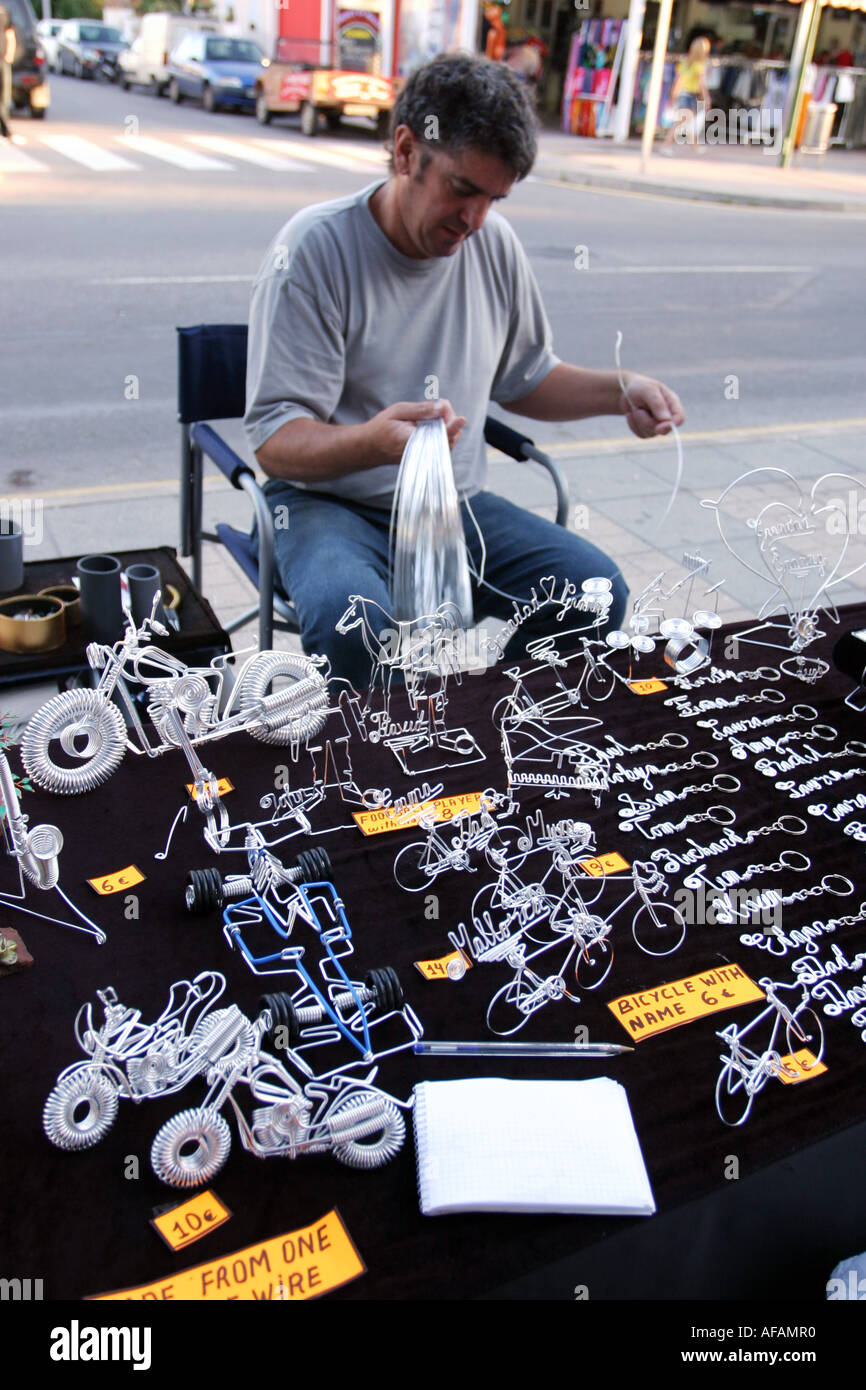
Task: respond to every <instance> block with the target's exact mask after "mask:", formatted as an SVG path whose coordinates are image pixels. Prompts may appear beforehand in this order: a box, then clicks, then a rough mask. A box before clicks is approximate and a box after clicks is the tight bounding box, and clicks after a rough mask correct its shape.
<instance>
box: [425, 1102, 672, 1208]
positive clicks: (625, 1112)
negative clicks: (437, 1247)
mask: <svg viewBox="0 0 866 1390" xmlns="http://www.w3.org/2000/svg"><path fill="white" fill-rule="evenodd" d="M414 1124H415V1154H416V1159H417V1163H418V1192H419V1195H420V1198H421V1210H422V1212H423V1213H424V1215H425V1216H442V1215H445V1214H447V1213H449V1212H455V1211H514V1212H520V1211H523V1212H530V1211H533V1212H545V1211H546V1212H572V1213H578V1212H581V1213H584V1214H587V1215H595V1216H651V1215H652V1214H653V1212H654V1211H655V1209H656V1207H655V1200H654V1198H653V1194H652V1188H651V1187H650V1182H649V1177H648V1175H647V1171H646V1167H645V1165H644V1161H643V1154H642V1153H641V1148H640V1143H639V1141H638V1137H637V1134H636V1132H635V1128H634V1122H633V1121H632V1117H631V1110H630V1109H629V1103H628V1096H627V1095H626V1093H625V1088H624V1087H623V1086H620V1084H619V1083H618V1082H616V1081H611V1080H610V1079H609V1078H608V1077H603V1076H602V1077H598V1078H595V1079H593V1080H591V1081H507V1080H504V1079H502V1078H498V1077H482V1078H479V1079H473V1080H467V1081H424V1082H422V1083H421V1084H420V1085H418V1086H416V1087H415V1112H414Z"/></svg>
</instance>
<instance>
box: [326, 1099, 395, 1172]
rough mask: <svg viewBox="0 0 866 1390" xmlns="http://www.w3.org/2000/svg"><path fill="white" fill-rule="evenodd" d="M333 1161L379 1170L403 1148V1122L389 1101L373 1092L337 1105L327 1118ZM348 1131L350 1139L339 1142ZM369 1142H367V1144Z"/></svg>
mask: <svg viewBox="0 0 866 1390" xmlns="http://www.w3.org/2000/svg"><path fill="white" fill-rule="evenodd" d="M328 1129H329V1130H330V1133H331V1137H332V1139H333V1141H334V1157H335V1158H336V1159H337V1160H338V1162H340V1163H345V1164H346V1166H347V1167H349V1168H379V1167H381V1166H382V1164H383V1163H390V1162H391V1159H392V1158H394V1157H395V1155H396V1154H398V1153H399V1152H400V1150H401V1148H402V1147H403V1140H404V1139H405V1138H406V1121H405V1120H404V1119H403V1116H402V1115H401V1113H400V1111H399V1110H398V1109H397V1106H396V1105H395V1104H394V1102H393V1101H391V1100H385V1098H384V1097H383V1096H379V1095H377V1094H376V1093H375V1092H374V1091H370V1092H355V1093H354V1094H353V1095H350V1096H348V1097H347V1098H346V1100H344V1101H338V1102H337V1104H336V1105H335V1106H334V1108H333V1109H332V1111H331V1113H330V1115H329V1116H328ZM346 1129H348V1130H349V1132H350V1133H351V1135H352V1137H351V1138H345V1139H341V1138H340V1132H341V1131H344V1130H346ZM367 1141H369V1142H367Z"/></svg>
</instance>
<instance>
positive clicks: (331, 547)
mask: <svg viewBox="0 0 866 1390" xmlns="http://www.w3.org/2000/svg"><path fill="white" fill-rule="evenodd" d="M265 493H266V495H267V498H268V502H269V504H270V506H271V509H272V510H275V509H276V508H277V507H285V508H287V509H288V520H289V524H288V526H286V525H285V515H286V513H281V519H282V521H283V524H282V525H281V526H279V527H277V528H276V530H275V556H274V559H275V564H276V568H277V572H278V574H279V576H280V582H281V583H282V586H283V588H284V589H285V592H286V593H287V594H288V595H289V596H290V598H291V600H292V602H293V603H294V605H295V608H296V610H297V614H298V619H299V623H300V629H301V641H302V643H303V647H304V651H306V652H310V653H314V652H316V653H319V654H321V655H323V656H327V658H328V660H329V661H330V663H331V670H332V672H333V673H334V675H338V676H345V677H346V679H347V680H349V681H351V683H352V684H353V685H354V686H355V687H356V688H357V689H359V690H360V689H363V688H365V687H366V686H368V685H369V684H370V671H371V666H370V656H369V654H368V652H367V650H366V648H365V647H364V644H363V642H362V640H361V634H360V629H359V628H354V629H353V630H352V631H351V632H349V633H348V634H346V635H345V636H343V635H341V634H339V633H337V632H335V631H334V628H335V625H336V623H337V620H338V619H339V618H340V617H341V616H342V614H343V613H344V612H345V611H346V608H347V607H348V604H349V597H350V595H352V594H360V595H362V597H364V598H366V599H371V600H372V601H373V602H374V603H378V604H379V605H380V607H381V608H382V609H384V611H385V612H386V613H388V614H390V612H391V599H390V594H389V592H388V532H389V527H390V520H391V518H390V513H389V512H387V511H383V510H382V509H381V508H379V507H367V506H364V505H362V504H360V503H357V502H345V501H343V500H342V499H341V498H337V497H332V496H330V495H328V494H327V493H321V492H310V491H307V490H306V489H303V488H296V487H293V486H292V484H291V483H286V482H282V481H281V480H279V479H275V478H273V479H271V480H270V481H269V482H268V483H266V485H265ZM469 506H471V509H472V514H473V515H474V517H475V522H473V520H472V515H470V512H469V509H468V507H467V504H466V503H465V502H463V503H461V508H460V510H461V515H462V517H463V530H464V535H465V537H466V544H467V547H468V550H469V559H470V567H471V569H473V570H474V571H476V573H479V572H481V562H482V547H481V542H480V540H479V537H478V531H477V530H476V525H475V523H477V525H478V527H479V528H480V530H481V533H482V535H483V536H484V545H485V550H486V556H485V560H484V570H483V576H484V581H485V582H484V583H482V584H480V585H479V584H478V582H477V581H476V580H474V579H473V583H472V594H473V602H474V605H475V617H476V619H477V618H481V617H486V616H491V617H496V618H504V619H508V618H511V617H512V616H513V615H514V603H513V599H518V600H520V601H521V602H525V601H526V600H527V599H528V598H529V597H530V591H531V589H532V588H533V586H535V587H536V589H537V587H538V581H539V579H541V578H543V577H544V576H546V575H553V576H554V577H555V578H556V580H557V581H558V582H559V583H560V585H561V582H562V581H563V580H565V579H570V580H572V581H573V582H574V583H576V584H577V585H578V586H579V585H580V582H581V581H582V580H584V579H589V578H593V577H594V576H603V577H605V578H608V579H610V580H611V583H612V586H613V603H612V605H611V608H610V612H609V615H608V619H607V624H606V626H607V628H611V627H619V626H620V625H621V623H622V621H623V618H624V616H625V605H626V599H627V597H628V588H627V586H626V583H625V580H624V579H623V577H622V575H621V573H620V571H619V569H618V567H617V566H616V564H615V563H614V562H613V561H612V560H610V559H608V557H607V556H606V555H605V554H604V553H603V552H602V551H600V550H598V549H597V548H596V546H594V545H591V544H590V543H589V542H588V541H585V540H583V539H581V537H580V536H577V535H575V534H574V533H573V532H571V531H567V530H566V529H565V528H564V527H563V526H556V525H554V524H553V522H550V521H545V520H544V519H543V518H542V517H538V516H536V515H535V514H534V513H533V512H528V511H525V510H524V509H523V508H522V507H517V506H515V505H514V503H513V502H508V501H506V499H505V498H503V497H497V496H496V495H495V493H492V492H480V493H476V495H475V496H474V497H472V498H471V499H470V502H469ZM490 586H492V587H490ZM495 590H501V591H502V592H501V593H497V592H495ZM579 616H580V620H581V621H586V620H587V615H585V614H581V615H579ZM566 625H567V626H577V623H574V624H566ZM562 626H563V625H562V623H559V624H557V623H556V621H555V615H552V614H551V612H550V610H549V608H548V609H544V608H542V609H541V610H540V611H539V612H538V613H537V614H534V615H533V617H532V618H531V619H530V620H529V621H528V622H526V623H525V624H524V625H523V626H521V627H520V628H519V629H518V630H517V632H516V633H515V634H514V636H513V637H512V638H511V640H510V641H509V643H508V645H507V647H506V649H505V659H506V660H508V661H511V662H514V661H519V660H520V658H521V657H522V656H523V654H524V651H525V647H526V643H527V642H528V641H531V640H532V639H533V638H536V637H539V636H541V635H542V634H543V633H546V632H548V631H550V632H561V631H562Z"/></svg>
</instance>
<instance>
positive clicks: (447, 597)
mask: <svg viewBox="0 0 866 1390" xmlns="http://www.w3.org/2000/svg"><path fill="white" fill-rule="evenodd" d="M390 547H391V602H392V608H393V616H394V617H395V618H396V619H397V621H398V622H405V621H411V620H412V619H414V618H420V617H423V616H425V615H427V614H430V613H435V611H436V609H437V608H438V607H439V606H440V604H443V603H449V602H450V603H453V604H455V605H456V606H457V608H459V610H460V613H461V615H462V618H463V626H464V627H471V626H472V590H471V588H470V582H469V562H468V557H467V554H466V542H465V540H464V537H463V525H462V522H461V520H460V504H459V502H458V499H457V489H456V487H455V486H454V472H453V469H452V467H451V451H450V449H449V447H448V432H447V430H446V428H445V422H444V420H442V419H441V418H438V417H437V418H436V419H435V420H421V421H419V423H418V424H417V425H416V426H415V428H414V430H413V431H412V433H411V435H410V436H409V442H408V443H407V445H406V448H405V449H404V450H403V457H402V459H401V460H400V470H399V472H398V474H397V485H396V488H395V490H394V502H393V506H392V508H391V536H390Z"/></svg>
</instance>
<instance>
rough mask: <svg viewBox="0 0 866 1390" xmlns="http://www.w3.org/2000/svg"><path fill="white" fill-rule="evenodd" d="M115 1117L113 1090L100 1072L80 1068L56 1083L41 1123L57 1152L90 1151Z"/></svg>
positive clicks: (46, 1103)
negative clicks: (60, 1150)
mask: <svg viewBox="0 0 866 1390" xmlns="http://www.w3.org/2000/svg"><path fill="white" fill-rule="evenodd" d="M116 1115H117V1087H116V1086H115V1085H114V1084H113V1083H112V1082H111V1081H110V1080H109V1079H108V1077H107V1076H104V1075H103V1074H102V1072H99V1071H96V1070H95V1069H93V1068H90V1067H84V1068H82V1070H81V1071H76V1072H73V1073H72V1074H71V1076H67V1077H66V1078H65V1079H64V1080H63V1081H60V1082H58V1084H57V1085H56V1086H55V1087H54V1090H53V1091H52V1092H51V1094H50V1095H49V1097H48V1099H47V1101H46V1102H45V1108H44V1110H43V1112H42V1124H43V1127H44V1129H45V1133H46V1134H47V1136H48V1138H49V1139H50V1140H51V1142H52V1144H56V1145H57V1147H58V1149H67V1150H74V1149H90V1148H92V1147H93V1145H94V1144H98V1143H99V1141H100V1139H103V1138H104V1137H105V1135H106V1134H107V1133H108V1131H109V1130H110V1129H111V1126H112V1125H113V1124H114V1119H115V1116H116Z"/></svg>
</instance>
